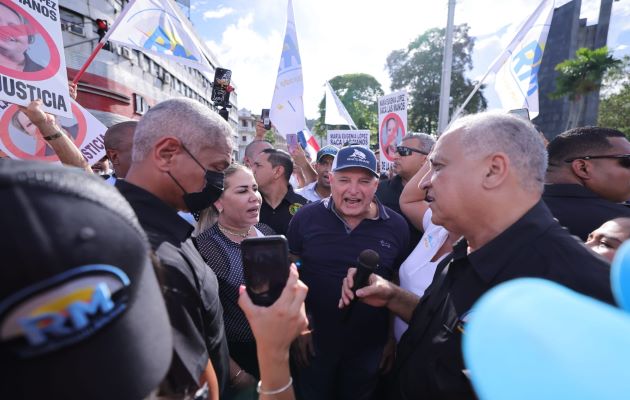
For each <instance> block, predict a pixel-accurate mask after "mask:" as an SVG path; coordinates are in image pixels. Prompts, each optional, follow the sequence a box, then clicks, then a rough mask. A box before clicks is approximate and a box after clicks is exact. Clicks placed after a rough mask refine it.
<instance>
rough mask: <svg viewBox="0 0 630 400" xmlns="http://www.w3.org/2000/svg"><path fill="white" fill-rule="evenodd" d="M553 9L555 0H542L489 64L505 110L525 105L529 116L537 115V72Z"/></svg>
mask: <svg viewBox="0 0 630 400" xmlns="http://www.w3.org/2000/svg"><path fill="white" fill-rule="evenodd" d="M553 10H554V0H543V1H542V2H541V3H540V4H539V5H538V7H537V8H536V10H534V13H533V14H532V15H530V17H529V18H528V19H527V20H526V21H525V22H524V23H523V24H522V25H521V27H520V29H519V30H518V31H517V33H516V36H514V38H513V39H512V41H511V42H510V44H509V45H508V47H507V48H506V49H505V50H504V51H503V52H502V53H501V54H500V55H499V57H497V59H496V60H495V61H494V63H493V64H492V66H491V67H490V71H492V72H495V73H496V77H495V84H494V85H495V86H494V87H495V90H496V92H497V95H498V96H499V100H500V101H501V105H502V107H503V108H504V109H516V108H527V109H528V110H529V115H530V118H535V117H536V116H537V115H538V71H539V70H540V66H541V64H542V56H543V51H544V49H545V43H546V42H547V35H548V34H549V26H550V25H551V18H552V16H553Z"/></svg>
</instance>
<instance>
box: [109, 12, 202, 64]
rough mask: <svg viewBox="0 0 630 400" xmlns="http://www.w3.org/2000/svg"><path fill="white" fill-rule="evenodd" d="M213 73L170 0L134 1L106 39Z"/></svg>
mask: <svg viewBox="0 0 630 400" xmlns="http://www.w3.org/2000/svg"><path fill="white" fill-rule="evenodd" d="M104 39H105V40H109V41H112V42H116V43H119V44H121V45H124V46H128V47H132V48H134V49H136V50H139V51H143V52H148V53H154V54H157V55H158V56H164V57H168V58H171V59H173V60H174V61H177V62H179V63H181V64H185V65H188V66H189V67H192V68H196V69H201V70H205V71H210V72H213V71H214V68H213V67H212V65H211V64H210V62H209V61H208V58H207V54H208V51H207V50H206V49H205V48H204V45H203V44H202V43H201V41H200V40H199V39H198V38H197V35H196V34H195V32H194V30H193V28H192V26H191V25H190V24H189V22H188V20H187V19H186V17H185V16H184V15H183V14H182V12H181V11H180V9H179V7H178V6H177V5H175V4H173V2H172V1H171V0H132V1H130V2H129V4H127V6H126V7H125V9H124V10H123V11H122V13H121V14H120V17H118V18H117V19H116V21H115V22H114V23H113V24H112V26H111V28H110V29H109V32H108V33H107V36H105V38H104Z"/></svg>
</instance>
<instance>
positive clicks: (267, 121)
mask: <svg viewBox="0 0 630 400" xmlns="http://www.w3.org/2000/svg"><path fill="white" fill-rule="evenodd" d="M260 118H261V119H262V122H263V124H264V125H265V129H267V130H269V129H271V119H269V109H268V108H263V109H262V111H261V112H260Z"/></svg>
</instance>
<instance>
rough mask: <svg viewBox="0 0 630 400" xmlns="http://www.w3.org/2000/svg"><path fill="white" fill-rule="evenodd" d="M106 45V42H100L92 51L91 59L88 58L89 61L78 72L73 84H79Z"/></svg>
mask: <svg viewBox="0 0 630 400" xmlns="http://www.w3.org/2000/svg"><path fill="white" fill-rule="evenodd" d="M105 43H106V42H103V41H100V42H98V44H97V45H96V47H95V48H94V50H93V51H92V54H90V57H88V59H87V61H86V62H85V63H84V64H83V66H82V67H81V69H80V70H79V72H77V74H76V75H75V76H74V79H73V80H72V83H74V84H75V85H76V84H77V83H78V82H79V79H81V76H83V73H84V72H85V70H86V69H88V67H89V66H90V64H92V61H94V58H95V57H96V55H97V54H98V52H99V51H100V50H101V49H102V48H103V46H105Z"/></svg>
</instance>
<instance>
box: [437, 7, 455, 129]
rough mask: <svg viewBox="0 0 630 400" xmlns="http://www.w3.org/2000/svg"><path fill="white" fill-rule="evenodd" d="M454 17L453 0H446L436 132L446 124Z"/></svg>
mask: <svg viewBox="0 0 630 400" xmlns="http://www.w3.org/2000/svg"><path fill="white" fill-rule="evenodd" d="M454 18H455V0H449V2H448V18H447V21H446V37H445V40H444V55H443V58H442V78H441V79H440V106H439V112H438V134H441V133H442V132H443V131H444V129H446V126H447V125H448V110H449V108H450V103H451V102H450V98H451V69H452V65H453V20H454Z"/></svg>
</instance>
